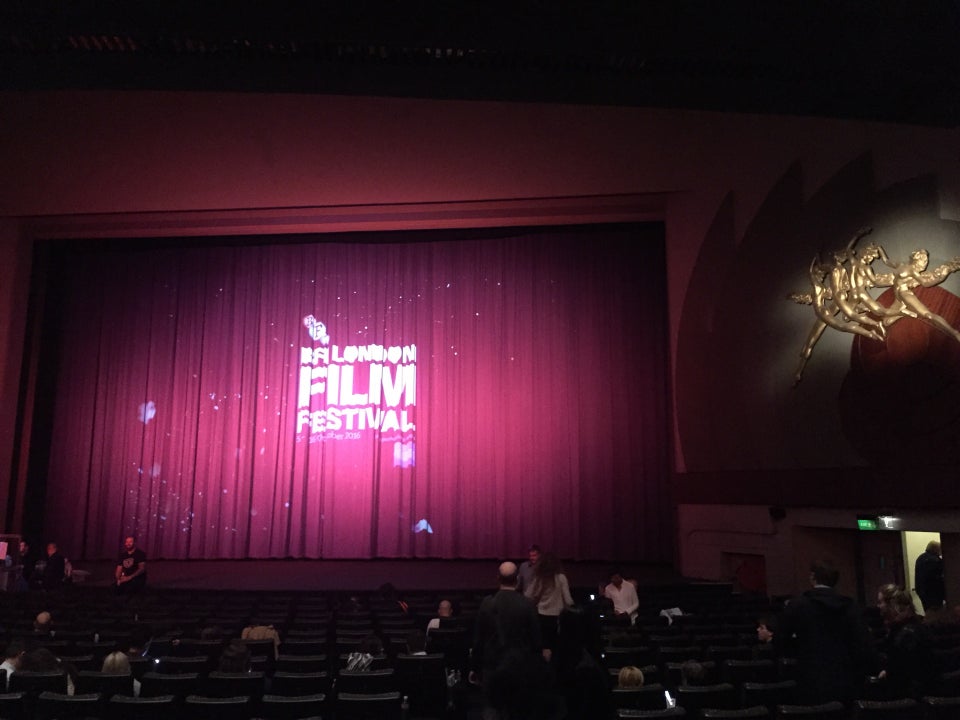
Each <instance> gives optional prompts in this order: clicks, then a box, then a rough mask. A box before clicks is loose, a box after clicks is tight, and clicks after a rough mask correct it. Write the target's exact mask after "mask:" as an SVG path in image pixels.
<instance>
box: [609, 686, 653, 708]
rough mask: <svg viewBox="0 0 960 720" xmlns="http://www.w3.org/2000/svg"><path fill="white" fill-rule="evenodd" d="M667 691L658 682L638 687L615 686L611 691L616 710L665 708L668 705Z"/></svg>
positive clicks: (612, 702)
mask: <svg viewBox="0 0 960 720" xmlns="http://www.w3.org/2000/svg"><path fill="white" fill-rule="evenodd" d="M665 692H666V690H665V688H664V687H663V685H660V684H658V683H650V684H644V685H643V687H636V688H613V689H612V690H611V691H610V697H611V704H612V705H613V709H614V710H664V709H666V707H667V698H666V695H665V694H664V693H665Z"/></svg>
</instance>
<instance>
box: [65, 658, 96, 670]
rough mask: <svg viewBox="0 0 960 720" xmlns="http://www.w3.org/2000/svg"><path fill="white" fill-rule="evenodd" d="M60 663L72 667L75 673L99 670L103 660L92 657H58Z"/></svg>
mask: <svg viewBox="0 0 960 720" xmlns="http://www.w3.org/2000/svg"><path fill="white" fill-rule="evenodd" d="M60 662H61V663H63V664H64V665H66V666H69V667H72V668H73V669H74V670H76V671H77V672H80V671H81V670H99V669H100V668H101V667H103V658H100V659H99V660H98V659H97V658H96V657H95V656H93V655H60Z"/></svg>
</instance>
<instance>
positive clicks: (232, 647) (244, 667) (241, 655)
mask: <svg viewBox="0 0 960 720" xmlns="http://www.w3.org/2000/svg"><path fill="white" fill-rule="evenodd" d="M217 670H219V671H220V672H223V673H247V672H250V648H248V647H247V645H246V643H242V642H240V641H239V640H231V641H230V642H228V643H227V646H226V647H225V648H224V649H223V652H222V653H221V654H220V664H219V666H218V667H217Z"/></svg>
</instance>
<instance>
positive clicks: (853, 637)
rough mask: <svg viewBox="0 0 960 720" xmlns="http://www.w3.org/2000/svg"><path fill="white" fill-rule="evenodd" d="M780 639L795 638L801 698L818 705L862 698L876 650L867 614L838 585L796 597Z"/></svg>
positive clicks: (781, 641) (785, 642) (784, 642)
mask: <svg viewBox="0 0 960 720" xmlns="http://www.w3.org/2000/svg"><path fill="white" fill-rule="evenodd" d="M774 641H775V642H777V643H778V645H780V646H781V647H783V646H784V645H786V646H788V647H789V644H790V643H791V642H792V649H793V652H792V653H791V652H789V651H786V650H785V652H784V654H795V655H796V658H797V685H798V690H799V693H800V696H801V701H802V702H804V703H807V704H818V703H824V702H830V701H832V700H840V701H841V702H850V701H852V700H854V699H855V698H856V695H857V692H858V691H859V689H860V687H861V686H862V684H863V680H864V678H865V677H866V675H867V673H868V672H869V671H870V670H871V669H873V667H874V666H875V665H876V655H875V650H874V647H873V644H872V640H871V638H870V633H869V629H868V628H867V624H866V623H865V622H864V620H863V615H862V612H861V611H860V608H859V607H858V606H857V604H856V603H855V602H854V601H853V600H852V599H850V598H848V597H845V596H843V595H838V594H837V593H836V592H835V591H834V590H833V589H832V588H826V587H817V588H814V589H813V590H809V591H807V592H805V593H804V594H803V595H802V596H800V597H798V598H795V599H794V600H791V601H790V603H789V604H788V605H787V607H786V608H785V609H784V611H783V614H782V615H781V617H780V627H779V631H778V632H777V634H776V635H775V636H774Z"/></svg>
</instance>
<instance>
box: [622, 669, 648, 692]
mask: <svg viewBox="0 0 960 720" xmlns="http://www.w3.org/2000/svg"><path fill="white" fill-rule="evenodd" d="M617 687H618V688H622V689H625V690H628V689H630V688H638V687H643V671H642V670H641V669H640V668H638V667H637V666H636V665H626V666H624V667H622V668H620V672H619V673H617Z"/></svg>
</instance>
